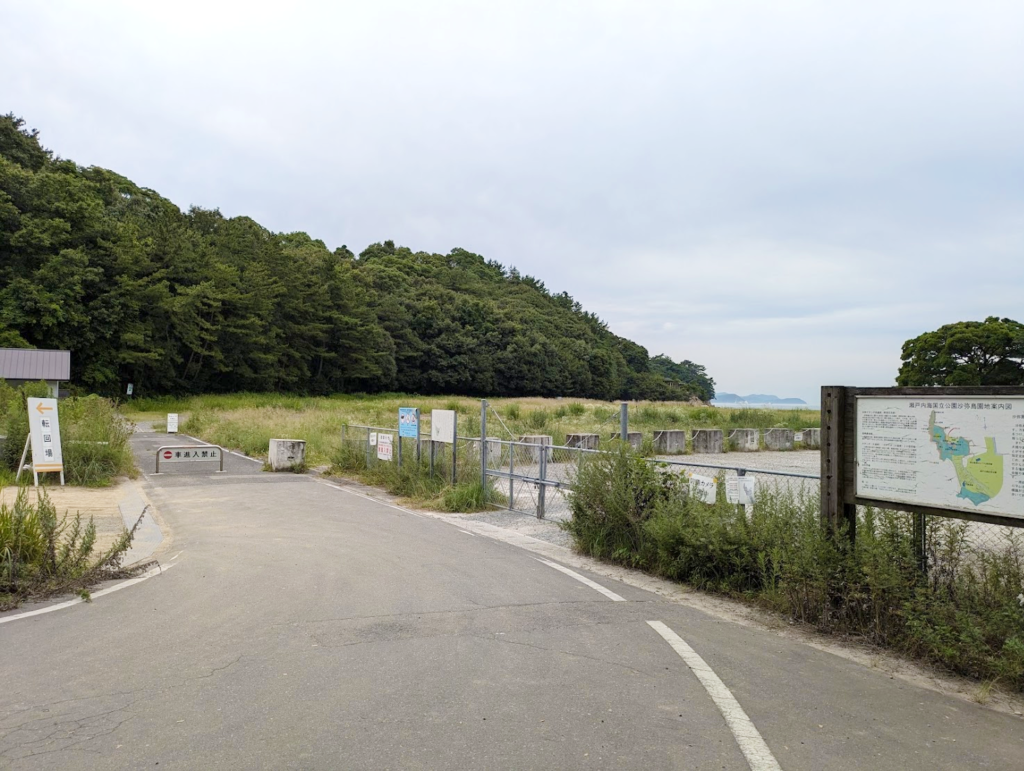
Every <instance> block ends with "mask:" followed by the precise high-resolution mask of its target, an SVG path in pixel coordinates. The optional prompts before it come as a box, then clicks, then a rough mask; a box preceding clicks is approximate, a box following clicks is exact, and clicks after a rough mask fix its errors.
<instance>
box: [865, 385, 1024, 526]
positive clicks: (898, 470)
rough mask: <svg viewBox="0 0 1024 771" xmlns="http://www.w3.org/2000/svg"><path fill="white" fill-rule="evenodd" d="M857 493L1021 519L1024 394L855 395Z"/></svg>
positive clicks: (1023, 502)
mask: <svg viewBox="0 0 1024 771" xmlns="http://www.w3.org/2000/svg"><path fill="white" fill-rule="evenodd" d="M857 495H858V496H860V497H862V498H874V499H876V500H881V501H888V502H892V503H908V504H916V505H918V506H930V507H933V508H938V509H951V510H954V511H971V512H981V513H987V514H999V515H1003V516H1010V517H1020V518H1024V397H983V396H974V397H968V396H957V397H952V396H945V397H942V396H934V397H930V398H929V397H924V396H914V397H909V396H899V397H895V396H887V397H869V396H859V397H857Z"/></svg>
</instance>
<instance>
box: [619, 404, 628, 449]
mask: <svg viewBox="0 0 1024 771" xmlns="http://www.w3.org/2000/svg"><path fill="white" fill-rule="evenodd" d="M619 438H620V439H622V441H624V442H628V441H629V404H628V403H627V402H623V403H622V404H621V405H619Z"/></svg>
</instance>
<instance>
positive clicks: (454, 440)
mask: <svg viewBox="0 0 1024 771" xmlns="http://www.w3.org/2000/svg"><path fill="white" fill-rule="evenodd" d="M452 422H453V423H454V424H455V425H454V426H452V428H453V429H454V431H453V433H454V434H455V436H453V437H452V487H455V472H456V469H457V468H458V462H457V458H456V456H457V455H458V453H457V452H456V448H457V447H458V446H459V413H457V412H456V413H455V418H454V420H453V421H452Z"/></svg>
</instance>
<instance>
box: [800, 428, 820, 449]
mask: <svg viewBox="0 0 1024 771" xmlns="http://www.w3.org/2000/svg"><path fill="white" fill-rule="evenodd" d="M803 434H804V447H805V448H807V449H808V450H819V449H821V429H820V428H805V429H804V430H803Z"/></svg>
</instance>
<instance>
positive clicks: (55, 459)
mask: <svg viewBox="0 0 1024 771" xmlns="http://www.w3.org/2000/svg"><path fill="white" fill-rule="evenodd" d="M27 406H28V427H29V435H30V436H31V437H32V470H33V471H34V472H36V473H41V472H44V471H55V472H62V471H64V456H63V452H62V451H61V445H60V421H59V419H58V418H57V400H56V399H37V398H35V397H29V399H28V403H27Z"/></svg>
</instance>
